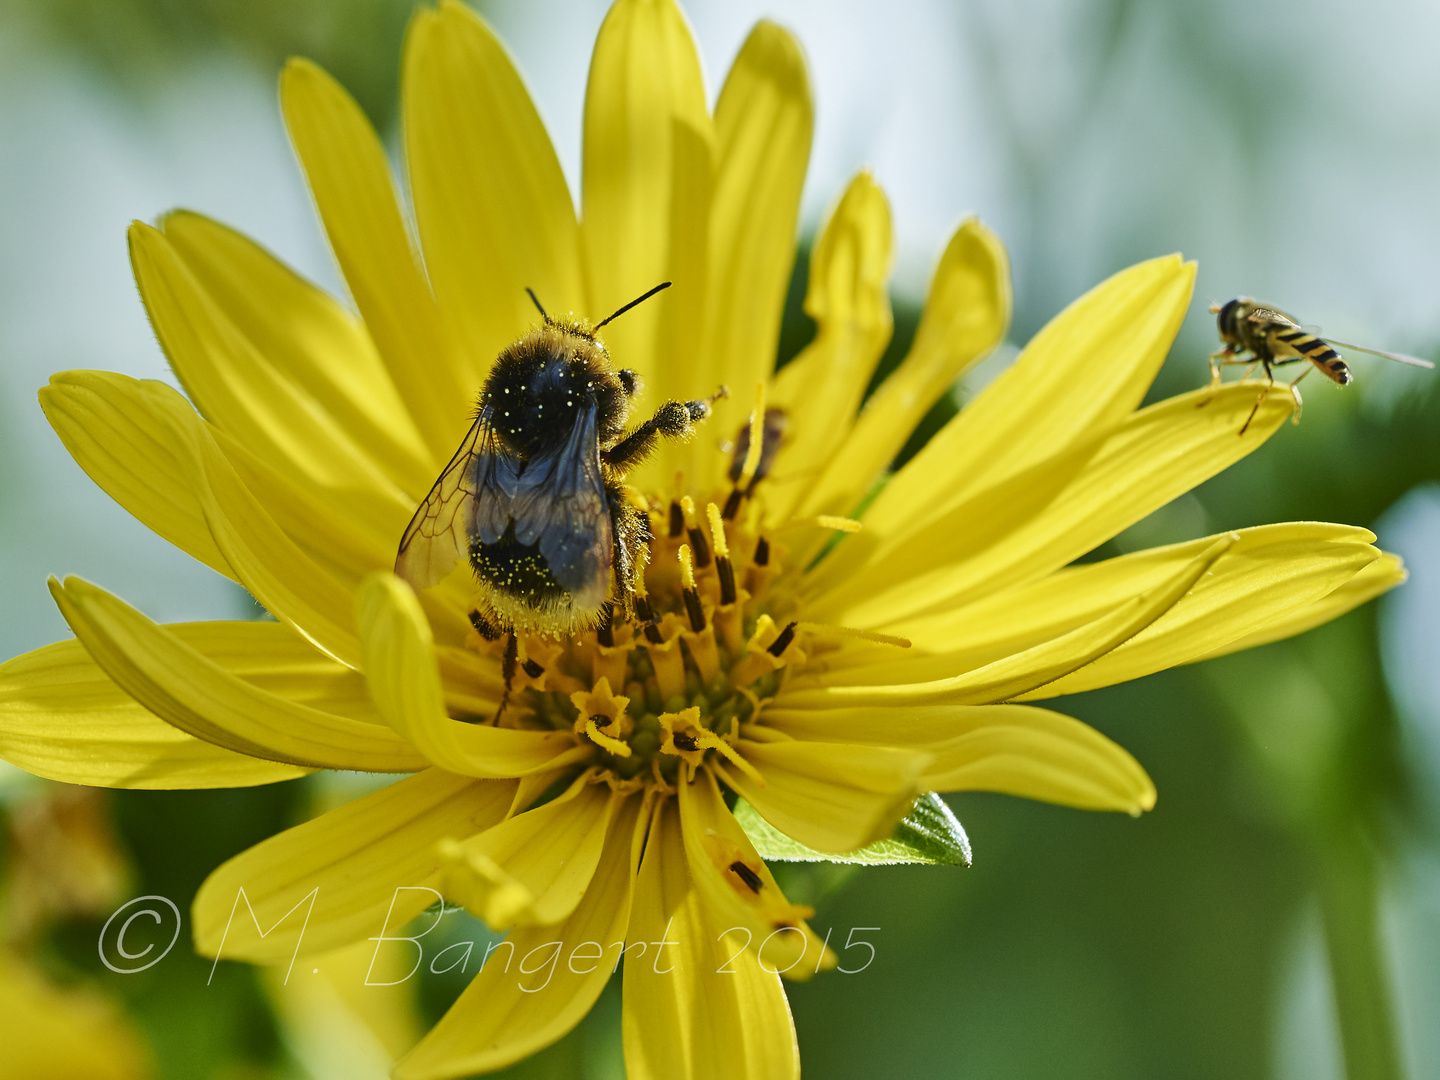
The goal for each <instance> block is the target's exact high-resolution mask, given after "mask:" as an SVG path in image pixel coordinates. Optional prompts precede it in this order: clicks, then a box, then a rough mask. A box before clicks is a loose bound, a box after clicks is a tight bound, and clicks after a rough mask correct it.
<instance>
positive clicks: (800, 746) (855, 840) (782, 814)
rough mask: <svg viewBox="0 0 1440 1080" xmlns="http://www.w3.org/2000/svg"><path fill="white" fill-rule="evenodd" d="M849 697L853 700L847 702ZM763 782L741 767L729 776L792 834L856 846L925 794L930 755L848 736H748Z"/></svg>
mask: <svg viewBox="0 0 1440 1080" xmlns="http://www.w3.org/2000/svg"><path fill="white" fill-rule="evenodd" d="M847 704H848V703H847ZM738 749H739V751H740V752H741V753H742V754H743V755H744V756H745V759H746V760H747V761H749V762H750V763H751V764H752V765H754V766H755V767H756V768H757V769H759V770H760V772H761V774H762V775H763V776H764V777H765V785H764V787H761V786H760V785H758V784H756V783H755V782H754V781H753V780H752V779H751V778H750V777H749V776H747V775H746V774H745V773H743V772H741V771H740V770H739V769H726V770H723V771H720V775H721V776H723V777H724V779H725V782H726V783H727V784H728V785H729V786H730V787H731V788H733V789H734V790H735V791H736V792H738V793H739V794H740V795H741V796H743V797H744V799H745V801H746V802H748V803H749V804H750V805H751V806H753V807H755V809H756V810H758V811H759V812H760V815H761V816H762V817H763V818H765V820H766V821H768V822H770V824H771V825H774V826H775V827H776V828H777V829H779V830H780V831H781V832H783V833H784V834H785V835H787V836H791V837H794V838H795V839H796V840H799V841H800V842H801V843H802V844H804V845H806V846H807V847H812V848H814V849H815V850H816V851H836V852H844V851H854V850H855V849H856V848H862V847H864V846H865V845H866V844H869V843H872V842H873V841H875V840H883V839H885V838H886V837H888V836H889V835H890V833H891V831H892V830H893V829H894V827H895V825H896V824H897V823H898V822H899V821H900V819H901V818H903V817H904V816H905V814H906V812H907V811H908V810H909V809H910V805H911V803H913V802H914V801H915V797H916V796H917V795H919V794H920V792H921V790H922V789H921V788H920V786H919V777H920V775H921V773H922V772H923V771H924V769H925V767H926V765H927V763H928V759H927V758H926V756H925V755H924V754H917V753H915V752H913V751H909V750H898V749H894V748H890V747H876V746H850V745H846V744H844V743H818V742H774V743H759V742H749V741H745V740H742V741H741V742H740V744H739V746H738Z"/></svg>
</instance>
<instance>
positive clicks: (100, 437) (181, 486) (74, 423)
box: [40, 371, 235, 579]
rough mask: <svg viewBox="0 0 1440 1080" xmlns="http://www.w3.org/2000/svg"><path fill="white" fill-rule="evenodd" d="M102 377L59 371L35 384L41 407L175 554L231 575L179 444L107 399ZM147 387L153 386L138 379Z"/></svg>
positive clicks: (101, 480) (109, 488) (89, 466)
mask: <svg viewBox="0 0 1440 1080" xmlns="http://www.w3.org/2000/svg"><path fill="white" fill-rule="evenodd" d="M105 378H106V375H105V374H102V373H99V372H85V371H65V372H61V373H60V374H58V375H52V376H51V377H50V385H49V386H42V387H41V388H40V407H41V408H42V409H44V411H45V418H46V419H47V420H49V421H50V426H51V427H53V428H54V429H55V433H56V434H57V435H59V436H60V441H61V442H63V443H64V444H65V449H66V450H68V451H69V452H70V456H71V457H73V458H74V459H75V461H76V463H77V464H78V465H79V466H80V467H81V468H82V469H84V470H85V472H86V474H87V475H89V477H90V479H92V480H94V481H95V483H97V484H99V485H100V488H101V489H102V490H103V491H104V492H105V493H106V494H107V495H109V496H110V497H111V498H112V499H114V500H115V501H116V502H118V503H119V504H120V505H121V506H123V507H124V508H125V509H126V510H128V511H129V512H130V513H131V514H133V515H134V516H135V518H136V519H137V520H139V521H140V522H141V524H143V525H145V526H147V527H148V528H150V529H153V530H154V531H155V532H156V533H158V534H159V535H160V536H161V537H163V538H164V539H166V540H168V541H169V542H170V543H172V544H174V545H175V546H176V547H178V548H179V549H180V550H181V551H184V552H185V553H186V554H188V555H191V556H193V557H194V558H196V559H198V560H200V561H201V562H203V563H204V564H205V565H206V566H209V567H210V568H211V569H213V570H215V571H217V572H219V573H221V574H224V575H225V576H226V577H228V578H232V579H233V578H234V577H235V574H234V571H232V570H231V569H230V566H229V564H227V563H226V562H225V556H223V555H222V554H220V549H219V548H218V547H216V546H215V541H214V539H213V538H212V537H211V535H210V527H209V525H207V524H206V522H205V512H204V509H203V508H202V506H201V503H200V500H199V498H197V497H196V496H195V494H194V493H193V492H192V490H191V484H190V477H189V473H188V471H187V470H186V468H185V465H184V463H183V458H184V448H183V447H177V445H176V443H175V441H174V439H173V438H171V437H170V433H169V432H168V431H166V430H165V429H164V428H157V427H156V426H155V425H154V424H153V423H147V422H146V420H147V419H148V418H147V417H144V416H140V415H137V414H136V412H135V411H134V410H133V409H131V408H129V407H128V406H125V405H122V404H118V403H116V402H113V401H111V400H109V395H108V394H106V393H105V392H104V390H105V387H104V385H103V381H104V380H105ZM140 385H144V386H152V385H158V384H149V383H146V384H140Z"/></svg>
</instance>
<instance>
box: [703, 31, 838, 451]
mask: <svg viewBox="0 0 1440 1080" xmlns="http://www.w3.org/2000/svg"><path fill="white" fill-rule="evenodd" d="M814 126H815V116H814V104H813V102H812V100H811V96H810V76H809V73H808V72H807V71H806V68H805V56H804V54H803V53H802V52H801V50H800V46H799V44H798V43H797V42H796V41H795V39H794V38H793V37H791V36H790V34H789V33H788V32H787V31H785V30H783V29H781V28H780V27H779V26H776V25H775V24H774V23H772V22H766V21H762V22H759V23H757V24H756V25H755V28H754V29H753V30H751V31H750V36H749V37H747V38H746V39H745V44H744V45H742V46H741V47H740V53H739V55H738V56H736V58H735V63H734V65H733V66H732V67H731V68H730V74H729V75H728V76H727V77H726V79H725V85H724V86H723V87H722V88H721V90H720V98H719V100H718V101H717V102H716V104H715V133H716V172H715V190H714V194H713V198H712V200H711V205H710V242H709V256H710V262H709V269H708V272H707V280H706V290H707V296H708V300H707V303H706V311H705V327H704V343H705V346H706V348H707V354H706V357H705V359H704V361H703V362H702V363H701V365H700V367H699V369H698V370H697V371H696V373H695V376H696V377H697V378H698V381H699V382H700V386H698V387H697V388H696V393H710V392H711V391H712V389H713V386H714V384H718V383H725V384H727V385H728V386H729V387H730V389H731V392H732V394H731V397H730V399H729V400H728V401H721V402H719V403H718V404H717V406H716V409H715V415H714V417H713V418H712V419H711V420H710V421H709V424H710V426H711V427H712V428H713V429H714V431H715V437H717V438H722V439H723V438H728V437H730V436H732V435H733V434H734V433H735V432H736V431H737V430H739V428H740V425H741V424H743V423H744V420H745V417H746V415H747V414H748V413H749V411H750V407H751V404H752V400H753V395H754V388H755V386H756V384H758V383H759V382H761V381H762V380H764V379H766V378H768V377H769V375H770V372H771V371H772V370H773V368H774V365H775V347H776V343H777V342H778V341H779V338H780V316H781V313H782V312H783V310H784V306H785V291H786V285H787V283H788V282H789V280H790V270H791V267H792V266H793V265H794V262H795V223H796V220H797V218H798V216H799V213H800V190H801V187H802V186H803V185H804V183H805V168H806V165H807V164H808V163H809V160H810V140H811V135H812V134H813V131H814ZM712 467H713V465H712Z"/></svg>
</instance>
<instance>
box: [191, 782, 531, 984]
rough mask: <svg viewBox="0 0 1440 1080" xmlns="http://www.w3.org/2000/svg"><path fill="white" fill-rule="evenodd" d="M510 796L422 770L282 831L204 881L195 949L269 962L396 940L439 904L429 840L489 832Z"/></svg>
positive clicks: (500, 785)
mask: <svg viewBox="0 0 1440 1080" xmlns="http://www.w3.org/2000/svg"><path fill="white" fill-rule="evenodd" d="M514 796H515V782H514V781H513V780H472V779H470V778H469V777H465V776H456V775H454V774H453V773H447V772H444V771H442V770H440V769H426V770H425V771H424V772H421V773H417V774H416V775H414V776H407V777H405V778H404V779H402V780H398V781H396V782H395V783H393V784H391V785H390V786H389V787H385V788H381V789H380V790H379V791H376V792H372V793H371V794H369V795H365V796H362V797H361V798H359V799H356V800H355V801H354V802H350V803H346V804H345V805H344V806H341V807H338V808H337V809H334V810H331V811H329V812H328V813H325V814H322V815H320V816H319V817H317V818H315V819H313V820H311V821H307V822H305V824H303V825H297V826H295V827H294V828H293V829H286V830H285V831H284V832H282V833H279V834H278V835H276V836H272V837H270V838H269V839H268V840H265V841H262V842H261V843H259V844H256V845H255V846H254V847H252V848H249V849H247V850H246V851H243V852H241V853H240V854H239V855H237V856H235V857H234V858H233V859H231V860H229V861H228V862H226V863H224V864H223V865H221V866H220V867H219V868H218V869H216V870H215V871H214V872H213V873H212V874H211V875H210V876H209V877H207V878H206V879H205V883H204V884H203V885H201V886H200V891H199V892H198V893H196V894H195V903H194V905H193V907H192V908H191V921H192V924H193V927H194V931H193V932H194V936H195V949H196V951H198V952H199V953H201V954H202V955H204V956H210V957H213V956H215V955H216V954H217V953H219V954H220V956H221V958H222V959H226V960H249V961H250V962H252V963H257V964H275V963H287V962H288V961H289V960H290V958H291V957H292V956H295V955H297V954H306V955H308V954H312V953H319V952H325V951H327V950H329V949H334V948H338V947H339V946H341V945H346V944H349V943H350V942H352V941H359V940H361V939H362V938H367V937H369V938H376V937H380V936H397V935H399V934H401V933H403V932H404V930H403V928H404V927H405V925H406V924H407V923H408V922H409V921H410V920H411V919H413V918H414V917H415V916H416V915H418V914H420V912H422V911H424V910H425V909H426V908H428V907H430V906H431V905H432V904H435V903H436V902H437V901H438V900H439V899H440V894H439V893H438V892H436V891H435V890H436V888H438V886H439V880H440V855H439V853H438V850H437V849H438V844H439V841H441V840H444V839H445V838H447V837H467V836H473V835H474V834H475V833H477V832H479V831H480V830H482V829H487V828H489V827H490V826H492V825H494V824H495V823H496V822H498V821H500V820H501V819H502V818H504V816H505V814H506V812H507V811H508V810H509V808H510V801H511V799H513V798H514ZM242 890H243V892H244V896H243V897H242V896H241V895H240V894H241V891H242ZM312 891H314V893H315V895H314V897H313V898H310V893H311V892H312ZM297 905H298V910H296V908H297ZM252 913H253V914H252ZM287 913H289V914H288V917H287ZM257 922H258V923H259V931H257V929H256V923H257ZM260 931H264V936H263V937H262V936H261V933H260ZM380 947H385V948H400V947H401V946H389V945H382V946H377V951H378V949H379V948H380Z"/></svg>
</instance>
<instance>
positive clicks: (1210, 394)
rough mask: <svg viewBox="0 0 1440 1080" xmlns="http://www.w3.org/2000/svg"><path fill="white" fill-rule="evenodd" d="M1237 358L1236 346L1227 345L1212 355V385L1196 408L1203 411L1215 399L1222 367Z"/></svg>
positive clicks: (1196, 404) (1207, 388)
mask: <svg viewBox="0 0 1440 1080" xmlns="http://www.w3.org/2000/svg"><path fill="white" fill-rule="evenodd" d="M1234 356H1235V346H1233V345H1226V346H1225V348H1223V349H1220V350H1218V351H1217V352H1212V353H1211V354H1210V358H1209V359H1210V385H1209V386H1208V387H1206V390H1207V393H1206V394H1205V398H1204V400H1202V401H1198V402H1196V403H1195V408H1197V409H1203V408H1204V407H1205V406H1206V405H1209V404H1210V402H1211V401H1212V400H1213V399H1214V397H1215V392H1216V391H1217V390H1219V389H1220V366H1221V365H1222V364H1227V363H1229V362H1230V361H1231V360H1232V359H1233V358H1234Z"/></svg>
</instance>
